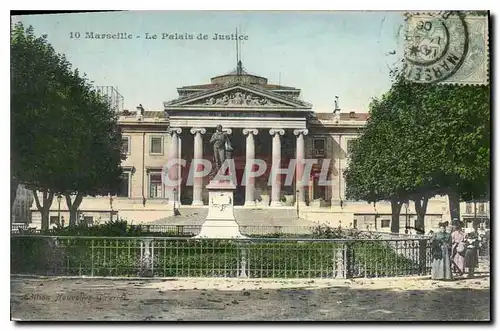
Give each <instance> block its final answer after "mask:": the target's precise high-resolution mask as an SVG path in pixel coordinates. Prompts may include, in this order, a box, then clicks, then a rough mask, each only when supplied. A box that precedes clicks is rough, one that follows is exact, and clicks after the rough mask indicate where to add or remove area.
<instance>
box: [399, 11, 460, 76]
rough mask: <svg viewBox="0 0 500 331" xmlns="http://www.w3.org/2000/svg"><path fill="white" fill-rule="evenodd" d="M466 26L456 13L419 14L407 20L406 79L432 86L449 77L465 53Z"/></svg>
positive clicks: (457, 67) (456, 68) (458, 65)
mask: <svg viewBox="0 0 500 331" xmlns="http://www.w3.org/2000/svg"><path fill="white" fill-rule="evenodd" d="M468 45H469V36H468V31H467V24H466V22H465V21H464V19H463V18H462V17H461V16H460V15H458V14H456V13H450V12H447V13H445V14H442V15H432V14H418V15H413V16H410V17H409V18H408V30H407V34H406V38H405V60H406V61H405V62H406V63H405V77H406V79H407V80H409V81H413V82H418V83H434V82H439V81H442V80H445V79H447V78H449V77H450V76H452V75H453V74H454V73H455V72H456V71H457V70H458V69H459V68H460V66H461V65H462V63H463V61H464V59H465V57H466V55H467V50H468Z"/></svg>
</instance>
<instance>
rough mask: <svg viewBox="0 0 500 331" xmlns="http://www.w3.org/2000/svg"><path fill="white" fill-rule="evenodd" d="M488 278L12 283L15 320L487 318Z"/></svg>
mask: <svg viewBox="0 0 500 331" xmlns="http://www.w3.org/2000/svg"><path fill="white" fill-rule="evenodd" d="M489 309H490V279H489V275H488V274H482V275H478V276H477V277H475V278H472V279H460V280H455V281H449V282H440V281H433V280H430V279H428V278H412V279H409V278H387V279H356V280H254V279H246V280H243V279H213V278H211V279H178V280H110V279H88V278H83V279H82V278H75V279H60V278H59V279H58V278H23V277H12V278H11V316H12V318H13V319H14V320H23V321H29V320H31V321H33V320H53V321H54V320H60V321H62V320H65V321H69V320H73V321H78V320H81V321H86V320H88V321H91V320H93V321H113V320H115V321H118V320H121V321H148V320H155V321H168V320H174V321H175V320H183V321H195V320H217V321H223V320H243V321H244V320H247V321H250V320H261V321H262V320H266V321H273V320H285V321H294V320H308V321H313V320H317V321H319V320H323V321H327V320H329V321H343V320H348V321H403V320H406V321H408V320H410V321H444V320H449V321H451V320H453V321H458V320H477V321H487V320H489V319H490V311H489Z"/></svg>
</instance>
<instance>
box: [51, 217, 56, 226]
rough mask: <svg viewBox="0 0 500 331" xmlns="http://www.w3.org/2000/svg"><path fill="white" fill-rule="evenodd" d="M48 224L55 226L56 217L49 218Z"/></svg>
mask: <svg viewBox="0 0 500 331" xmlns="http://www.w3.org/2000/svg"><path fill="white" fill-rule="evenodd" d="M50 224H57V216H50Z"/></svg>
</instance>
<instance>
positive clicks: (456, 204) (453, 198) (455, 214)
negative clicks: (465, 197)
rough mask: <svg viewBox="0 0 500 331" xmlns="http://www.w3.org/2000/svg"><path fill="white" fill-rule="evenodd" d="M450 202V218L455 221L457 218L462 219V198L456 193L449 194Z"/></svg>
mask: <svg viewBox="0 0 500 331" xmlns="http://www.w3.org/2000/svg"><path fill="white" fill-rule="evenodd" d="M448 201H449V207H450V216H451V220H452V221H453V220H454V219H455V218H457V219H460V197H459V196H458V193H457V192H456V191H454V190H453V191H450V192H449V193H448Z"/></svg>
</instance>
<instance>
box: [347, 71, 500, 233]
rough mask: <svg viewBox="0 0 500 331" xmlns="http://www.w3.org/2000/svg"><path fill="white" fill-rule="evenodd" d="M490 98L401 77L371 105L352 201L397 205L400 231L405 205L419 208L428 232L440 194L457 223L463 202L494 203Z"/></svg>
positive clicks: (355, 164)
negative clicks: (432, 203) (429, 211)
mask: <svg viewBox="0 0 500 331" xmlns="http://www.w3.org/2000/svg"><path fill="white" fill-rule="evenodd" d="M489 96H490V89H489V86H460V85H437V84H417V83H410V82H407V81H405V80H404V79H403V78H402V77H398V78H397V79H396V81H395V82H394V84H393V85H392V87H391V89H390V90H389V91H388V92H387V93H386V94H384V95H383V96H382V97H381V98H380V99H375V100H373V102H372V103H371V105H370V119H369V121H368V123H367V126H366V127H365V129H364V131H363V133H362V136H361V137H360V139H358V142H357V144H355V146H354V148H353V151H352V155H351V161H350V164H349V168H348V169H347V171H346V172H345V178H346V184H347V190H346V195H347V197H348V198H351V199H357V200H366V201H369V202H375V201H380V200H390V201H391V202H392V203H393V205H392V207H393V222H392V223H398V224H399V211H398V210H400V208H401V205H400V203H401V202H403V201H406V200H414V201H415V208H416V211H417V216H418V223H419V224H417V227H419V228H421V229H422V230H423V225H424V216H425V212H426V207H427V202H428V199H430V198H431V197H433V196H435V195H436V194H439V195H445V194H448V195H449V197H450V207H451V208H450V209H451V212H452V217H457V216H458V200H459V199H462V200H470V199H480V198H485V199H486V198H487V197H488V195H489V185H490V183H489V177H490V163H489V160H490V99H489V98H490V97H489ZM398 203H399V204H398ZM395 209H396V210H395ZM396 214H397V215H396ZM396 219H397V220H398V221H397V222H394V221H395V220H396ZM391 230H392V231H396V232H398V231H399V227H398V226H396V225H395V224H394V226H391Z"/></svg>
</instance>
